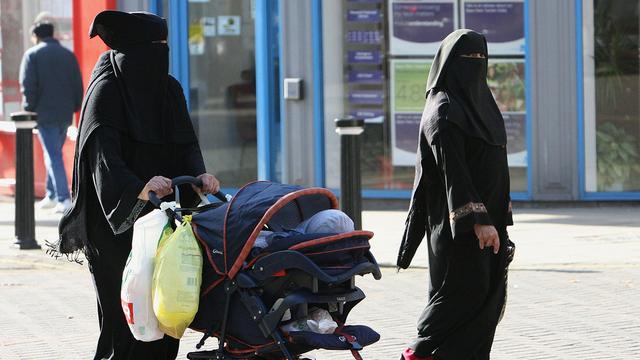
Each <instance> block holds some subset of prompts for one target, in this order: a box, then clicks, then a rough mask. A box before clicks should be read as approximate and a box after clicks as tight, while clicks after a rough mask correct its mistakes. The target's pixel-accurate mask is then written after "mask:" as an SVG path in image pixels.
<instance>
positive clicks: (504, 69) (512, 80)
mask: <svg viewBox="0 0 640 360" xmlns="http://www.w3.org/2000/svg"><path fill="white" fill-rule="evenodd" d="M487 84H488V85H489V89H491V92H492V93H493V97H494V98H495V100H496V103H497V104H498V108H499V109H500V111H501V112H502V117H503V118H504V126H505V128H506V130H507V158H508V161H509V166H510V167H526V166H527V139H526V103H525V84H524V60H523V59H492V60H489V68H488V70H487Z"/></svg>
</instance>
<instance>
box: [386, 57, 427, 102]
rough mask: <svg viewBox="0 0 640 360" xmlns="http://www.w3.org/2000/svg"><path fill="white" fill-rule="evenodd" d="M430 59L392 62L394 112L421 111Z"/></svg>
mask: <svg viewBox="0 0 640 360" xmlns="http://www.w3.org/2000/svg"><path fill="white" fill-rule="evenodd" d="M430 67H431V61H428V60H396V61H394V62H393V63H392V72H393V76H392V77H391V78H392V79H393V98H394V106H393V109H392V110H393V111H394V112H417V113H422V110H423V108H424V102H425V96H424V95H425V86H426V84H427V76H428V75H429V68H430Z"/></svg>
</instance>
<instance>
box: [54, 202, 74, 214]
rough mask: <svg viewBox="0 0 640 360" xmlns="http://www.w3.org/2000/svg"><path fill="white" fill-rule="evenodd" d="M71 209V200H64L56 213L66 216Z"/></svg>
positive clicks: (57, 206)
mask: <svg viewBox="0 0 640 360" xmlns="http://www.w3.org/2000/svg"><path fill="white" fill-rule="evenodd" d="M69 209H71V199H67V200H64V201H63V202H61V203H58V205H56V212H57V213H59V214H64V213H65V212H67V210H69Z"/></svg>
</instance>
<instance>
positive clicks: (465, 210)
mask: <svg viewBox="0 0 640 360" xmlns="http://www.w3.org/2000/svg"><path fill="white" fill-rule="evenodd" d="M471 213H487V208H486V207H485V206H484V204H483V203H474V202H470V203H467V204H465V205H463V206H460V207H459V208H457V209H455V210H453V211H452V212H450V213H449V220H451V221H452V222H455V221H458V220H460V219H461V218H463V217H465V216H467V215H469V214H471Z"/></svg>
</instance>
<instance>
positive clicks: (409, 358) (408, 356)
mask: <svg viewBox="0 0 640 360" xmlns="http://www.w3.org/2000/svg"><path fill="white" fill-rule="evenodd" d="M403 359H404V360H435V359H434V357H433V355H429V356H427V357H419V356H416V354H414V353H413V350H411V349H409V348H407V349H405V350H404V351H403V352H402V358H401V359H400V360H403Z"/></svg>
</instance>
